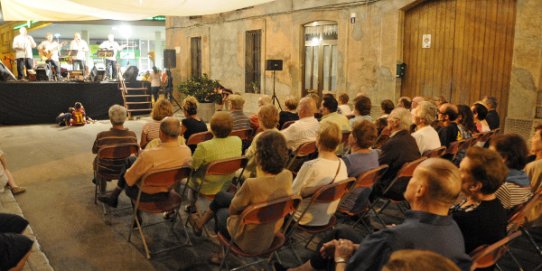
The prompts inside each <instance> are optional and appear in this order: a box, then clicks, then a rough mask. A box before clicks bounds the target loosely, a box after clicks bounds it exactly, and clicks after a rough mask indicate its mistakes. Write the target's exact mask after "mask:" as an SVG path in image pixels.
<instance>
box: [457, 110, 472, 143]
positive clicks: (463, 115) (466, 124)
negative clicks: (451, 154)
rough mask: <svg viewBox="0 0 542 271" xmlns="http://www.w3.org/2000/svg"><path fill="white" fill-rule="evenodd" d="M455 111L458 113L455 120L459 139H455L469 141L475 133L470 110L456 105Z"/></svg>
mask: <svg viewBox="0 0 542 271" xmlns="http://www.w3.org/2000/svg"><path fill="white" fill-rule="evenodd" d="M457 110H458V111H459V115H458V116H457V119H456V123H457V128H458V129H459V137H458V138H457V139H458V140H461V139H469V138H471V137H472V135H473V134H474V133H477V131H476V125H475V124H474V116H473V115H472V110H470V107H469V106H468V105H464V104H460V105H458V106H457Z"/></svg>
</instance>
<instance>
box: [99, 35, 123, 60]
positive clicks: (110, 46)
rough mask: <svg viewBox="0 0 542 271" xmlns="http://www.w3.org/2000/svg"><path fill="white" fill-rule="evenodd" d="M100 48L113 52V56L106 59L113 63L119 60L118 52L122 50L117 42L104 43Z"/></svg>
mask: <svg viewBox="0 0 542 271" xmlns="http://www.w3.org/2000/svg"><path fill="white" fill-rule="evenodd" d="M100 48H101V49H107V50H113V56H112V57H107V58H106V59H109V60H113V61H116V60H117V52H118V51H119V50H120V49H121V47H120V45H119V44H118V43H117V42H116V41H109V40H106V41H104V42H102V44H100Z"/></svg>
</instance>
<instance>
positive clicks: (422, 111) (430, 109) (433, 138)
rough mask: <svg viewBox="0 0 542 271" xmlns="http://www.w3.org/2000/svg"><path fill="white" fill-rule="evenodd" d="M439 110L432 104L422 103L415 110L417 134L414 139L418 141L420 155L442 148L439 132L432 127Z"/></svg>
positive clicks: (413, 135) (415, 133)
mask: <svg viewBox="0 0 542 271" xmlns="http://www.w3.org/2000/svg"><path fill="white" fill-rule="evenodd" d="M437 112H438V108H437V107H436V106H435V105H434V104H433V103H431V102H427V101H422V102H420V103H419V104H418V106H417V107H416V108H414V114H413V117H414V118H413V119H414V123H415V124H416V132H414V133H412V134H411V135H412V137H413V138H414V139H415V140H416V144H417V145H418V149H419V150H420V154H422V155H423V153H424V152H426V151H431V150H434V149H437V148H439V147H440V146H441V144H440V138H439V135H438V133H437V131H436V130H435V129H434V128H433V127H432V126H431V123H433V121H434V120H435V116H436V115H437Z"/></svg>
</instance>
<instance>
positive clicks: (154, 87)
mask: <svg viewBox="0 0 542 271" xmlns="http://www.w3.org/2000/svg"><path fill="white" fill-rule="evenodd" d="M113 69H115V68H113ZM161 79H162V78H161V74H160V70H159V69H158V68H157V67H156V66H153V67H152V72H151V94H152V97H153V100H154V102H157V101H158V97H159V95H160V85H161V83H162V82H161Z"/></svg>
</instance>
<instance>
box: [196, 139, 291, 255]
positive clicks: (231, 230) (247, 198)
mask: <svg viewBox="0 0 542 271" xmlns="http://www.w3.org/2000/svg"><path fill="white" fill-rule="evenodd" d="M255 160H256V177H255V178H249V179H247V180H246V181H245V182H244V183H243V184H242V185H241V187H240V188H239V190H238V191H237V193H235V195H234V194H232V193H228V192H220V193H218V194H217V195H216V197H215V199H214V200H213V201H212V202H211V204H210V205H209V210H207V211H206V212H205V214H204V216H203V217H202V218H201V219H199V220H198V221H196V223H195V225H194V229H195V232H196V233H198V232H201V229H202V228H203V226H204V225H205V223H207V222H208V221H209V220H210V219H211V218H212V217H213V216H215V219H216V231H217V232H220V233H222V234H223V235H226V236H231V237H230V238H233V241H234V242H235V244H236V245H238V246H239V247H240V248H241V249H242V250H243V251H246V252H248V253H259V252H262V251H264V250H266V249H268V248H269V247H270V246H271V243H272V242H273V239H274V236H275V233H277V232H278V231H280V228H281V227H282V223H283V221H282V220H279V221H277V222H275V223H270V224H261V225H254V226H250V225H249V226H243V227H241V226H240V224H241V221H240V220H239V216H240V214H241V213H242V212H243V211H244V210H245V209H246V208H247V207H249V206H251V205H253V204H256V203H262V202H266V201H271V200H275V199H278V198H282V197H286V196H289V195H292V173H291V172H290V171H288V170H286V169H284V165H285V164H286V161H287V160H288V147H287V146H286V139H284V136H283V135H282V134H281V133H279V132H277V131H265V132H262V133H261V134H260V136H259V139H258V141H256V151H255ZM211 260H212V262H218V263H220V261H219V260H220V258H219V257H217V256H216V255H215V256H214V257H213V258H212V259H211Z"/></svg>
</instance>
